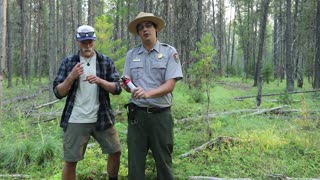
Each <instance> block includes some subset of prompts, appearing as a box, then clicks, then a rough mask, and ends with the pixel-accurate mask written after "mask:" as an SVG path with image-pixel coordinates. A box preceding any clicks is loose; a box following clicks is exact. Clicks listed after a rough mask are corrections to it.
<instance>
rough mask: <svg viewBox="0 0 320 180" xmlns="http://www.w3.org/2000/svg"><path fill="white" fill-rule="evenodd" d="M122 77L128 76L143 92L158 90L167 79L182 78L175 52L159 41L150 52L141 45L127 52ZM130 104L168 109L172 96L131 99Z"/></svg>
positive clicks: (169, 94) (172, 48)
mask: <svg viewBox="0 0 320 180" xmlns="http://www.w3.org/2000/svg"><path fill="white" fill-rule="evenodd" d="M123 75H127V76H129V77H130V78H131V81H132V82H133V83H134V84H135V85H136V86H139V87H142V88H143V89H144V90H145V91H149V90H151V89H155V88H158V87H159V86H161V85H162V84H164V83H165V82H166V81H167V80H169V79H176V80H180V79H182V78H183V75H182V69H181V64H180V60H179V57H178V53H177V50H176V49H175V48H174V47H172V46H170V45H168V44H164V43H160V42H159V41H157V42H156V44H155V46H154V47H153V49H152V50H150V51H148V50H147V49H145V48H144V47H143V45H142V44H141V45H139V46H137V47H135V48H133V49H131V50H130V51H128V53H127V58H126V62H125V66H124V70H123ZM130 102H133V103H134V104H136V105H138V106H140V107H168V106H171V105H172V94H171V93H168V94H167V95H164V96H162V97H159V98H149V99H134V98H132V99H131V100H130Z"/></svg>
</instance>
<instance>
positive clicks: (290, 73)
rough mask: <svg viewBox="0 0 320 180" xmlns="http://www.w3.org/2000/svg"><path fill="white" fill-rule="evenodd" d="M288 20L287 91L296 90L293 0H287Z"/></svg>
mask: <svg viewBox="0 0 320 180" xmlns="http://www.w3.org/2000/svg"><path fill="white" fill-rule="evenodd" d="M286 12H287V22H286V32H285V34H286V36H285V37H286V75H287V91H288V92H292V91H293V90H294V67H293V61H292V33H291V32H292V30H291V0H287V11H286Z"/></svg>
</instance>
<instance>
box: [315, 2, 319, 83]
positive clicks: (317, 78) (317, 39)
mask: <svg viewBox="0 0 320 180" xmlns="http://www.w3.org/2000/svg"><path fill="white" fill-rule="evenodd" d="M316 19H317V22H316V24H317V27H316V57H315V61H314V82H313V88H314V89H319V88H320V70H319V69H320V2H319V1H318V4H317V18H316Z"/></svg>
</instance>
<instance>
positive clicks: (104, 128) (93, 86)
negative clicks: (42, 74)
mask: <svg viewBox="0 0 320 180" xmlns="http://www.w3.org/2000/svg"><path fill="white" fill-rule="evenodd" d="M76 39H77V42H78V45H79V48H80V51H79V52H78V53H76V54H74V55H72V56H69V57H67V58H65V59H64V60H63V61H62V63H61V65H60V68H59V71H58V74H57V76H56V78H55V80H54V82H53V91H54V93H55V95H56V97H57V98H59V99H61V98H63V97H65V96H67V100H66V104H65V107H64V110H63V113H62V117H61V124H60V126H61V127H62V128H63V130H64V143H63V149H64V160H65V163H64V167H63V171H62V179H64V180H73V179H76V165H77V163H78V161H80V160H82V159H83V158H84V153H85V150H86V147H87V144H88V141H89V139H90V137H91V136H92V137H94V138H95V139H96V140H97V142H98V143H99V144H100V147H101V149H102V152H103V153H104V154H109V156H108V165H107V172H108V175H109V179H117V176H118V171H119V165H120V155H121V146H120V140H119V137H118V134H117V131H116V129H115V127H114V126H113V125H114V123H115V117H114V114H113V112H112V109H111V105H110V98H109V93H111V94H120V93H121V86H120V82H119V74H118V72H117V71H116V69H115V66H114V63H113V61H112V60H111V59H110V58H109V57H107V56H105V55H103V54H101V53H99V52H97V51H95V50H94V45H95V40H96V34H95V32H94V28H93V27H91V26H88V25H83V26H80V27H79V28H78V30H77V33H76Z"/></svg>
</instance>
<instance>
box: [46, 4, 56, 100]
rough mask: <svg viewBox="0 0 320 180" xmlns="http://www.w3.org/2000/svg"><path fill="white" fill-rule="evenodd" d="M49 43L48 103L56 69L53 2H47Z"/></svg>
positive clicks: (51, 98) (51, 94) (51, 97)
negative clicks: (48, 9) (48, 10)
mask: <svg viewBox="0 0 320 180" xmlns="http://www.w3.org/2000/svg"><path fill="white" fill-rule="evenodd" d="M49 7H50V12H49V42H50V47H49V50H48V53H49V54H48V57H49V58H48V59H49V89H50V91H49V101H53V93H52V86H53V84H52V82H53V78H54V76H55V74H54V72H55V67H56V63H55V62H56V53H57V51H56V43H55V28H54V27H55V0H49Z"/></svg>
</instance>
